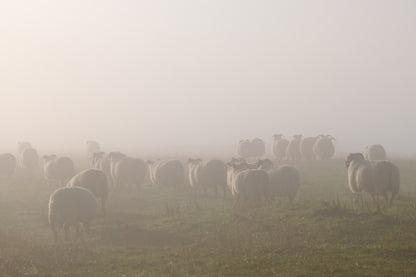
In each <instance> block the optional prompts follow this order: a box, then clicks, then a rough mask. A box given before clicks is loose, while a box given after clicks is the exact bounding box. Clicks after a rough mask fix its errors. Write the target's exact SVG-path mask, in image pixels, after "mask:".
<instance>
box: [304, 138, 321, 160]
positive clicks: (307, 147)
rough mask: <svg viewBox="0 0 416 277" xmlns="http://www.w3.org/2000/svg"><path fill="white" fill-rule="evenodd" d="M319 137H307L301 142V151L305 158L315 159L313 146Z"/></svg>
mask: <svg viewBox="0 0 416 277" xmlns="http://www.w3.org/2000/svg"><path fill="white" fill-rule="evenodd" d="M318 139H319V137H307V138H303V139H302V140H301V142H300V153H301V155H302V158H303V159H304V160H314V159H315V158H316V157H315V153H314V152H313V146H314V145H315V143H316V141H317V140H318Z"/></svg>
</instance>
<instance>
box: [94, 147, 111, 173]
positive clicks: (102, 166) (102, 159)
mask: <svg viewBox="0 0 416 277" xmlns="http://www.w3.org/2000/svg"><path fill="white" fill-rule="evenodd" d="M91 161H92V164H93V166H94V168H95V169H99V170H102V171H103V172H104V173H105V175H107V177H108V178H109V179H110V178H111V160H110V157H109V155H108V154H105V153H104V152H96V153H93V154H92V156H91Z"/></svg>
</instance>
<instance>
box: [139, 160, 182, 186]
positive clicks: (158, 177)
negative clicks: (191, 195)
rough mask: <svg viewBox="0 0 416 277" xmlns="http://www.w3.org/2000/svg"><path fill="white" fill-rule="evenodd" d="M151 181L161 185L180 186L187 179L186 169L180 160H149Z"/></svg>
mask: <svg viewBox="0 0 416 277" xmlns="http://www.w3.org/2000/svg"><path fill="white" fill-rule="evenodd" d="M147 163H148V165H149V176H150V181H151V182H152V183H153V184H154V185H158V186H160V187H179V186H182V185H183V184H184V181H185V169H184V167H183V165H182V163H181V161H179V160H157V161H147Z"/></svg>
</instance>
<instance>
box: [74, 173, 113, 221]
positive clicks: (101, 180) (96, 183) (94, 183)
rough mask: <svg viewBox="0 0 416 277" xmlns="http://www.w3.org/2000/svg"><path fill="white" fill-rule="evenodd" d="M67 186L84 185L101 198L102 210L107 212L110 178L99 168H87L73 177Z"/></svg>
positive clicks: (83, 186)
mask: <svg viewBox="0 0 416 277" xmlns="http://www.w3.org/2000/svg"><path fill="white" fill-rule="evenodd" d="M66 186H67V187H74V186H77V187H82V188H85V189H88V190H89V191H91V192H92V193H93V194H94V196H95V197H96V198H97V199H98V198H99V199H101V211H102V213H103V214H104V213H105V207H106V203H107V199H108V190H109V188H108V179H107V176H106V175H105V173H104V172H103V171H102V170H99V169H86V170H84V171H81V172H80V173H78V174H77V175H75V176H74V177H72V178H71V180H69V182H68V183H67V185H66Z"/></svg>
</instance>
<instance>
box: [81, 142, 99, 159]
mask: <svg viewBox="0 0 416 277" xmlns="http://www.w3.org/2000/svg"><path fill="white" fill-rule="evenodd" d="M85 143H86V145H87V157H89V158H90V157H91V156H92V155H93V153H98V152H100V151H101V150H100V149H101V148H100V144H99V143H98V142H96V141H93V140H87V141H86V142H85Z"/></svg>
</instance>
